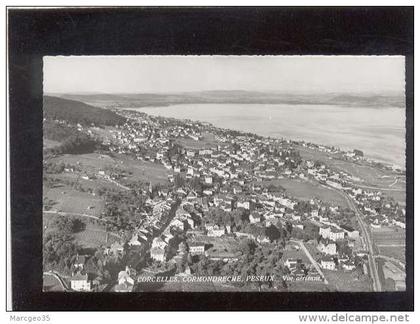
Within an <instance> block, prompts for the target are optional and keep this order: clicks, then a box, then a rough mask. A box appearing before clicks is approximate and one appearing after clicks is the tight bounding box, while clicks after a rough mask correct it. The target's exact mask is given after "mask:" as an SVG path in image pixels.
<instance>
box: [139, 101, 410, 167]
mask: <svg viewBox="0 0 420 324" xmlns="http://www.w3.org/2000/svg"><path fill="white" fill-rule="evenodd" d="M135 110H138V111H142V112H145V113H147V114H151V115H155V116H163V117H173V118H178V119H191V120H198V121H204V122H209V123H212V124H213V125H214V126H217V127H222V128H229V129H235V130H239V131H244V132H251V133H255V134H258V135H262V136H271V137H277V138H287V139H296V140H304V141H307V142H312V143H317V144H325V145H333V146H338V147H340V148H341V149H345V150H352V149H355V148H357V149H360V150H362V151H363V152H364V153H365V155H366V156H367V157H369V158H372V159H375V160H379V161H382V162H387V163H391V164H395V165H398V166H400V167H405V110H404V109H401V108H368V107H341V106H334V105H286V104H182V105H172V106H166V107H147V108H135Z"/></svg>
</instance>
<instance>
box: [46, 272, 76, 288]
mask: <svg viewBox="0 0 420 324" xmlns="http://www.w3.org/2000/svg"><path fill="white" fill-rule="evenodd" d="M44 276H53V277H54V278H55V279H57V280H58V282H59V283H60V284H61V286H62V287H63V289H64V291H70V290H71V289H70V288H69V287H67V284H66V283H65V281H64V280H63V278H61V276H60V275H59V274H58V273H56V272H54V271H47V272H44Z"/></svg>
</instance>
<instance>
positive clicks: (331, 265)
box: [321, 257, 335, 270]
mask: <svg viewBox="0 0 420 324" xmlns="http://www.w3.org/2000/svg"><path fill="white" fill-rule="evenodd" d="M321 268H322V269H326V270H335V262H334V260H333V258H331V257H323V258H321Z"/></svg>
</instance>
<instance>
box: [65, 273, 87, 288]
mask: <svg viewBox="0 0 420 324" xmlns="http://www.w3.org/2000/svg"><path fill="white" fill-rule="evenodd" d="M70 287H71V289H73V290H75V291H91V290H92V283H91V281H90V280H89V278H88V275H87V273H85V274H82V273H80V272H78V273H76V274H74V275H73V276H72V277H71V278H70Z"/></svg>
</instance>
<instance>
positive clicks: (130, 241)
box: [43, 56, 406, 293]
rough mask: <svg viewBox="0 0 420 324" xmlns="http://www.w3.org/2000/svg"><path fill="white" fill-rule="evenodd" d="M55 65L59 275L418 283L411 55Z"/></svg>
mask: <svg viewBox="0 0 420 324" xmlns="http://www.w3.org/2000/svg"><path fill="white" fill-rule="evenodd" d="M43 74H44V83H43V90H44V96H43V117H44V118H43V271H44V273H43V282H44V283H43V289H44V291H64V292H74V291H87V292H93V293H94V292H121V293H124V292H132V291H135V292H143V291H182V292H185V291H205V292H207V291H260V292H261V291H281V292H302V291H305V292H308V291H309V292H310V291H317V292H331V291H346V292H349V291H350V292H381V291H405V289H406V286H405V276H406V274H405V216H406V212H405V188H406V178H405V109H404V108H405V60H404V57H402V56H372V57H369V56H128V57H127V56H101V57H96V56H70V57H64V56H61V57H60V56H58V57H44V68H43ZM63 76H65V77H63Z"/></svg>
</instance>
